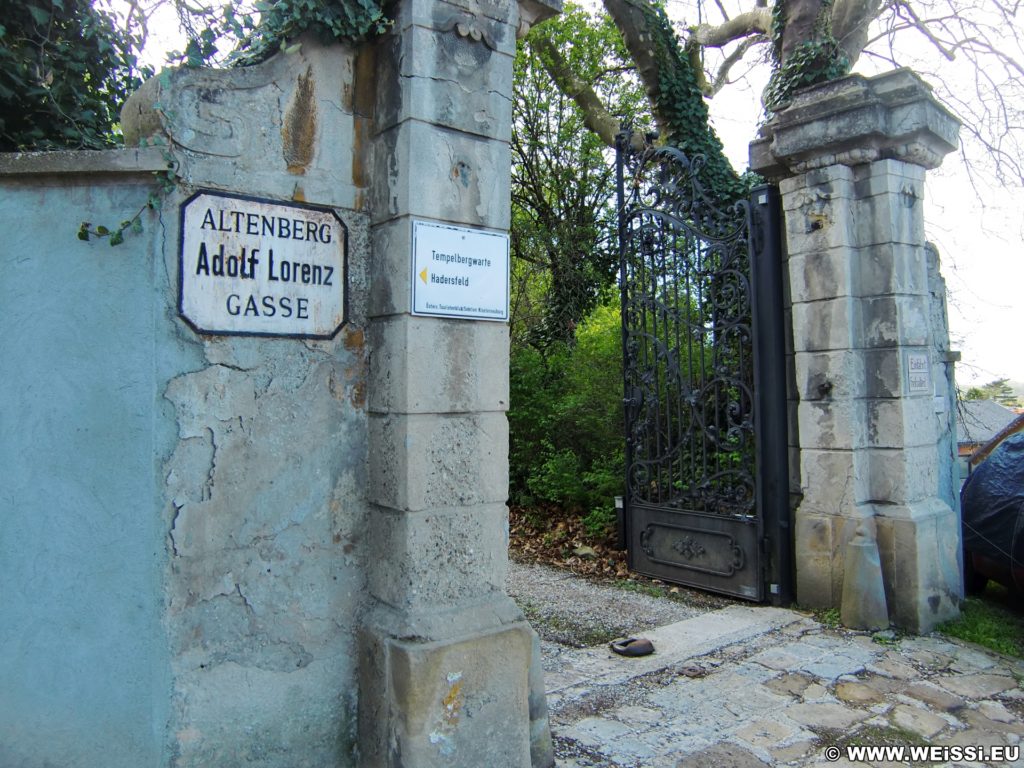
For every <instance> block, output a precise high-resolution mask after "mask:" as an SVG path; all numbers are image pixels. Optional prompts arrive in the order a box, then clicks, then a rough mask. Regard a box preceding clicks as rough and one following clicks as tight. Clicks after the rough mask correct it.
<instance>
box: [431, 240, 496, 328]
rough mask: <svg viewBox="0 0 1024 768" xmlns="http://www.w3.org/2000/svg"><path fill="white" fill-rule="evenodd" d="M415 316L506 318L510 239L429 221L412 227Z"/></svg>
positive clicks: (480, 318) (475, 318)
mask: <svg viewBox="0 0 1024 768" xmlns="http://www.w3.org/2000/svg"><path fill="white" fill-rule="evenodd" d="M412 272H413V274H412V313H413V314H414V315H430V316H434V317H457V318H464V319H469V320H496V321H499V322H504V321H507V320H508V306H509V242H508V235H507V234H504V233H499V232H489V231H487V230H483V229H470V228H468V227H456V226H453V225H450V224H440V223H437V222H430V221H414V222H413V224H412Z"/></svg>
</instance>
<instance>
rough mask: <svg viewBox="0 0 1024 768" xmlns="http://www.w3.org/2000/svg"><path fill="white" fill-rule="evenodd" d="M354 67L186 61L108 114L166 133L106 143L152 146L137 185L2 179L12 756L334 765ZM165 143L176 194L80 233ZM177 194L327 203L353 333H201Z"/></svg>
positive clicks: (343, 636)
mask: <svg viewBox="0 0 1024 768" xmlns="http://www.w3.org/2000/svg"><path fill="white" fill-rule="evenodd" d="M355 67H356V65H355V56H354V54H353V53H352V52H351V51H346V50H345V49H343V48H338V47H334V48H333V49H331V51H326V50H325V49H323V48H320V47H318V46H316V45H312V44H309V43H308V42H307V43H306V44H305V45H304V46H303V49H302V52H300V53H298V54H295V55H292V56H289V57H283V56H280V57H277V58H275V59H273V60H271V61H270V62H268V63H266V64H265V65H262V66H260V67H256V68H252V69H247V70H241V71H238V70H236V71H232V72H229V73H217V72H210V71H188V70H182V71H179V72H178V73H176V74H174V75H173V76H172V77H171V78H170V79H166V78H165V79H159V78H158V79H154V80H152V81H150V83H149V84H148V85H147V86H144V88H143V89H142V91H140V93H139V94H136V97H137V98H136V97H133V99H134V100H133V101H132V102H129V105H128V107H126V113H127V114H126V116H125V118H124V122H125V131H126V134H129V139H130V140H131V141H138V140H140V139H142V138H147V143H153V142H152V141H151V140H152V138H153V137H156V138H157V139H158V140H159V142H158V143H161V144H163V145H168V143H169V146H170V150H164V149H159V150H156V149H144V150H133V151H128V150H126V151H125V152H127V153H129V154H130V153H131V152H134V153H135V155H133V156H143V157H145V158H148V164H147V163H142V164H141V165H138V164H137V165H138V167H135V169H134V172H133V173H129V174H127V175H126V174H125V173H124V171H125V168H123V167H121V166H118V167H117V168H115V167H114V165H113V164H112V163H113V162H114V161H113V160H112V159H111V158H114V153H111V154H105V153H93V155H95V157H93V155H90V157H91V158H92V160H91V161H90V163H91V165H89V168H90V170H99V171H101V172H103V175H101V176H97V175H92V176H86V175H83V174H78V175H75V176H72V175H69V172H67V169H57V170H56V171H55V172H54V173H51V174H44V175H39V174H36V175H33V176H30V177H26V176H24V175H23V174H22V175H18V174H20V173H21V171H18V169H17V168H15V173H14V175H11V176H7V175H3V174H0V183H3V185H4V205H3V206H2V207H0V222H2V224H3V226H4V230H5V232H6V233H7V234H6V235H5V245H4V248H3V250H2V252H0V257H2V259H3V262H4V270H5V271H4V274H5V278H4V280H3V281H2V283H0V292H2V296H3V303H2V304H0V308H2V311H0V321H2V323H3V326H2V327H3V330H4V333H3V339H4V340H3V342H2V344H3V346H2V347H0V350H2V359H3V364H4V370H5V376H4V377H2V379H3V381H2V386H3V403H2V406H0V407H2V408H3V410H2V411H0V413H2V424H3V428H4V432H5V435H7V434H10V435H15V434H17V435H22V436H24V437H23V438H22V439H19V440H16V441H15V440H6V439H5V440H4V442H3V448H2V450H3V453H2V458H3V467H4V473H5V477H9V478H10V481H8V482H7V483H6V484H5V485H6V487H5V489H4V491H3V492H2V494H0V498H2V499H3V502H2V503H3V506H4V511H3V515H2V517H0V526H2V527H0V569H2V571H0V574H2V576H3V583H4V584H5V585H10V584H14V585H17V589H16V590H15V592H16V593H17V594H16V596H15V597H14V599H13V600H9V599H8V598H7V594H6V593H5V600H4V606H3V608H2V609H0V679H3V680H4V685H3V686H2V688H0V765H3V766H4V767H5V768H7V767H8V766H10V767H11V768H42V767H43V766H60V767H61V768H73V767H74V766H88V767H89V768H94V766H97V765H103V766H105V768H121V766H123V767H124V768H138V767H139V766H174V767H175V768H185V767H186V766H202V767H203V768H215V767H217V766H236V765H247V766H261V767H266V768H271V767H272V766H273V767H275V768H277V767H281V768H283V767H284V766H287V768H297V767H299V766H316V768H322V767H326V766H348V765H352V764H354V762H355V759H356V758H355V735H354V734H355V710H356V700H355V698H356V689H357V685H356V663H357V660H356V649H355V632H356V628H357V626H358V623H359V621H360V614H361V612H362V610H363V608H364V599H365V598H364V594H365V591H366V575H365V562H364V561H365V552H364V546H365V545H364V540H363V539H364V537H363V531H364V528H365V525H366V509H367V506H366V501H365V497H366V489H365V484H366V480H367V472H366V463H367V459H366V450H367V428H366V424H367V418H366V400H367V390H366V377H367V366H368V351H367V345H366V343H365V339H364V328H365V312H366V309H365V305H366V295H367V283H368V274H367V263H368V249H369V244H368V241H369V234H368V232H369V224H368V217H367V215H366V213H365V212H363V211H360V210H359V208H360V207H361V206H362V195H361V186H360V185H361V184H362V183H363V181H361V180H360V179H361V178H362V175H363V174H365V169H364V168H363V165H362V161H361V156H360V154H359V151H358V150H359V147H358V133H359V131H360V128H359V123H360V120H361V119H362V118H361V117H360V115H359V110H360V106H359V105H360V98H361V97H360V96H359V95H358V94H357V93H356V90H357V88H356V86H355V84H354V78H355V75H354V71H355ZM166 151H170V152H171V154H172V155H173V156H174V159H175V161H176V162H177V168H178V173H179V179H180V182H181V183H180V184H179V187H178V189H177V190H176V191H174V192H172V193H171V194H170V195H167V196H165V197H164V198H163V200H162V207H161V211H160V212H159V213H158V214H146V215H145V219H144V222H143V224H144V231H143V233H142V234H141V235H135V234H129V235H128V236H127V238H126V241H125V243H124V244H123V245H121V246H119V247H117V248H111V247H110V246H109V245H108V244H107V243H106V242H105V241H96V240H93V241H91V242H88V243H85V242H81V241H79V240H77V239H76V237H75V234H76V231H77V228H78V225H79V222H81V221H92V222H95V223H103V224H107V225H108V226H109V224H110V223H111V222H117V221H120V220H122V219H124V218H127V215H126V213H130V212H133V211H135V210H138V209H139V208H140V207H143V204H144V203H145V200H146V198H147V196H148V195H149V193H150V192H151V191H153V187H154V184H153V179H152V176H151V175H150V172H151V171H153V170H157V169H159V168H162V167H165V165H166V161H165V159H164V157H163V153H164V152H166ZM68 155H69V156H74V157H73V158H72V160H71V162H70V165H71V166H74V165H75V164H76V163H77V164H78V165H82V164H83V163H84V162H85V161H83V160H81V158H82V157H84V156H85V153H68ZM118 157H121V155H118ZM75 158H78V159H75ZM97 158H99V159H97ZM119 162H120V161H119ZM104 163H107V165H104ZM15 165H16V163H15ZM121 165H124V163H123V162H121ZM113 171H117V172H118V173H119V174H120V175H116V174H115V175H111V174H112V172H113ZM8 173H9V171H8ZM197 187H203V188H212V189H219V190H223V191H227V192H235V193H239V194H246V195H253V196H259V197H266V198H276V199H282V200H297V201H304V202H308V203H313V204H320V205H329V206H332V207H334V208H335V210H336V211H337V212H338V214H339V216H340V217H341V219H342V220H343V221H344V223H345V225H346V227H347V229H348V246H349V250H348V275H347V283H348V290H349V293H348V307H349V313H348V316H349V319H348V323H347V324H346V325H345V327H344V328H342V330H341V331H340V332H339V333H338V334H337V335H336V336H335V337H334V338H333V339H330V340H315V341H313V340H301V339H286V338H258V337H241V336H209V335H201V334H198V333H196V332H195V331H193V330H192V329H191V328H190V327H189V326H188V325H187V324H186V323H184V322H183V321H182V320H181V319H180V318H179V317H178V314H177V286H178V237H179V235H178V221H179V218H178V210H179V207H180V205H181V203H182V202H183V201H184V200H185V199H187V197H188V196H189V195H190V194H191V193H192V192H193V191H194V190H195V189H196V188H197Z"/></svg>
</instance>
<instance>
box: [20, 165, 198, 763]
mask: <svg viewBox="0 0 1024 768" xmlns="http://www.w3.org/2000/svg"><path fill="white" fill-rule="evenodd" d="M69 181H70V184H71V185H70V186H68V184H69ZM60 182H61V185H62V186H59V187H58V186H56V181H54V182H53V185H46V184H45V182H44V185H42V186H40V184H39V180H38V179H36V180H35V181H34V182H33V183H32V184H31V185H30V184H28V183H21V182H18V181H16V180H11V179H9V178H8V179H0V233H2V235H0V371H2V375H0V434H2V435H3V440H2V443H0V468H2V472H0V765H2V766H4V768H29V767H31V768H36V766H55V767H59V768H74V767H76V766H89V768H98V767H99V766H102V767H103V768H120V767H121V766H124V767H125V768H143V767H148V766H157V765H160V764H161V762H162V752H163V749H164V743H165V741H166V737H167V735H166V734H165V733H164V731H165V729H166V723H167V722H168V706H169V705H168V701H169V697H168V693H167V692H168V689H169V685H170V683H169V677H170V673H169V660H168V650H167V647H166V645H167V644H166V640H165V633H164V631H163V629H162V627H161V617H162V615H163V608H164V607H163V605H161V603H162V598H161V597H160V596H161V595H162V594H163V589H162V579H163V574H164V569H165V567H166V564H165V562H164V557H165V555H164V552H165V543H164V539H165V535H166V534H165V529H164V524H163V522H162V517H161V510H160V509H159V506H158V505H159V502H158V495H157V482H158V478H157V472H158V468H159V466H160V461H161V458H162V455H163V454H164V453H165V452H166V450H167V445H168V441H169V439H170V438H171V437H173V436H172V435H168V434H166V431H167V426H161V425H163V424H164V422H165V420H164V419H162V418H161V416H160V409H161V408H162V407H163V405H162V404H161V403H160V401H159V399H158V398H159V397H160V394H159V393H158V392H156V380H155V377H154V366H155V364H156V354H155V350H156V348H157V345H161V348H162V350H163V352H162V353H161V354H162V355H166V354H169V353H170V354H174V352H173V350H175V349H179V348H180V347H177V346H176V345H175V344H174V343H173V341H171V340H168V339H161V338H159V336H160V334H161V333H164V334H166V333H168V332H169V331H168V330H167V329H168V328H169V327H170V326H169V324H167V323H166V322H164V321H163V319H162V315H163V313H165V311H166V309H165V302H166V299H165V295H166V293H165V292H166V277H165V276H163V279H162V280H161V279H158V275H157V264H158V263H159V269H163V263H162V259H160V258H155V257H154V255H155V254H156V253H159V252H160V250H159V249H160V248H162V246H161V238H162V236H163V234H164V233H163V231H162V228H161V226H160V224H159V222H158V221H157V219H156V217H155V215H153V214H148V215H147V218H146V220H145V221H146V228H145V231H144V232H143V233H142V234H141V235H129V236H128V238H127V240H126V242H125V244H124V245H121V246H118V247H111V246H110V245H109V244H108V243H107V241H105V240H102V241H94V242H89V243H85V242H81V241H79V240H78V239H76V232H77V230H78V226H79V223H80V222H81V221H83V220H87V221H92V222H95V223H102V224H107V225H108V226H109V225H110V224H111V223H116V222H119V221H121V220H122V219H124V218H127V216H126V213H127V214H128V215H130V214H131V213H132V212H134V211H136V210H138V209H139V207H140V206H142V205H143V203H144V202H145V200H146V198H147V196H148V194H149V192H150V190H151V177H147V176H145V175H141V174H140V175H138V176H136V177H134V180H133V178H132V177H117V178H116V180H114V179H111V180H108V181H107V182H106V183H97V179H96V177H95V176H94V177H93V178H92V179H91V180H90V185H89V186H85V184H84V180H83V181H82V183H81V184H76V183H75V181H74V180H73V179H71V180H69V178H68V177H66V176H63V177H61V178H60ZM168 350H171V351H170V352H169V351H168Z"/></svg>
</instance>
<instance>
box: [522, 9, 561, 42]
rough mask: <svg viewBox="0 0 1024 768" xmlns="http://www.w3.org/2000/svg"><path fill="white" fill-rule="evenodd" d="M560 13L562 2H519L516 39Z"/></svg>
mask: <svg viewBox="0 0 1024 768" xmlns="http://www.w3.org/2000/svg"><path fill="white" fill-rule="evenodd" d="M561 12H562V0H519V27H518V29H517V30H516V37H517V38H519V39H522V38H524V37H526V35H527V33H528V32H529V31H530V27H532V26H533V25H534V24H539V23H540V22H542V21H544V19H549V18H551V17H552V16H555V15H556V14H559V13H561Z"/></svg>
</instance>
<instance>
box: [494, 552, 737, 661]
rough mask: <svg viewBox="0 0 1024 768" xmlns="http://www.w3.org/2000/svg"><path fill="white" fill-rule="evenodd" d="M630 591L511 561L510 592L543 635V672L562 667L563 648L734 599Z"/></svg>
mask: <svg viewBox="0 0 1024 768" xmlns="http://www.w3.org/2000/svg"><path fill="white" fill-rule="evenodd" d="M630 584H632V587H631V588H630V587H622V586H615V585H612V584H602V583H600V582H597V581H593V580H590V579H584V578H581V577H579V576H576V575H574V574H572V573H570V572H568V571H563V570H559V569H557V568H552V567H549V566H546V565H537V564H534V563H518V562H516V561H514V560H512V561H511V562H510V563H509V573H508V580H507V587H508V593H509V595H511V596H512V598H513V599H514V600H515V601H516V603H517V604H518V605H519V607H520V608H522V610H523V613H525V614H526V617H527V618H528V619H529V620H530V623H531V624H532V625H533V628H534V629H535V630H537V633H538V634H539V635H540V636H541V649H542V652H543V657H544V668H545V670H546V671H548V672H550V671H553V670H555V669H557V668H558V666H559V662H558V659H559V656H560V652H561V650H562V649H564V648H565V647H569V648H582V647H586V646H593V645H603V644H604V643H607V642H609V641H611V640H614V639H616V638H618V637H626V636H632V635H637V634H639V633H642V632H643V631H644V630H648V629H652V628H654V627H660V626H664V625H665V624H672V623H675V622H677V621H682V620H683V619H689V618H691V617H693V616H698V615H700V614H702V613H706V612H708V611H712V610H715V609H717V608H721V607H722V606H724V605H728V604H729V603H730V602H731V601H729V600H726V599H723V598H717V597H713V596H710V595H707V594H704V593H699V592H692V591H690V590H685V589H683V590H680V592H679V594H678V595H673V596H672V597H671V598H667V597H654V596H652V595H650V594H644V593H643V591H641V590H642V589H643V582H630Z"/></svg>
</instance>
